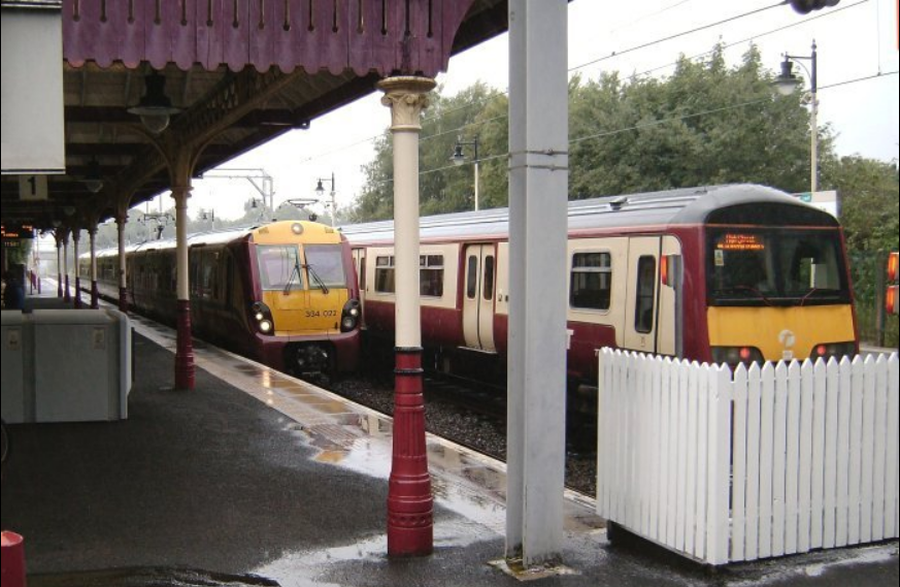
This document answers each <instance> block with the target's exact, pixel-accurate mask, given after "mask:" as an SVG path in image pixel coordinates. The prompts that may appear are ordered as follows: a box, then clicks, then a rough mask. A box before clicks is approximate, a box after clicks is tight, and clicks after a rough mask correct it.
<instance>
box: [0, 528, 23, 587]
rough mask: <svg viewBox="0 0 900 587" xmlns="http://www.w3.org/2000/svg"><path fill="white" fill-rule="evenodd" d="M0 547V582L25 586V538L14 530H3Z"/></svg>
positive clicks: (6, 586) (5, 586)
mask: <svg viewBox="0 0 900 587" xmlns="http://www.w3.org/2000/svg"><path fill="white" fill-rule="evenodd" d="M0 549H2V550H0V584H2V585H3V587H25V540H24V539H23V538H22V537H21V536H19V535H18V534H16V533H14V532H3V534H2V536H0Z"/></svg>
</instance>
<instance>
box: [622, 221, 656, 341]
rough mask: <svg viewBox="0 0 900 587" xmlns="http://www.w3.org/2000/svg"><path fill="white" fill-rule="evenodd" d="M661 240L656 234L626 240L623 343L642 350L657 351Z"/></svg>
mask: <svg viewBox="0 0 900 587" xmlns="http://www.w3.org/2000/svg"><path fill="white" fill-rule="evenodd" d="M660 244H661V243H660V239H659V238H658V237H640V238H632V239H629V242H628V282H627V286H628V290H627V295H626V305H625V325H624V329H623V332H624V334H625V336H624V343H625V345H624V346H625V348H626V349H629V350H634V351H638V352H642V353H656V352H657V351H658V349H657V338H656V330H657V323H658V318H659V307H658V306H659V257H660Z"/></svg>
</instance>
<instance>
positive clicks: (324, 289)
mask: <svg viewBox="0 0 900 587" xmlns="http://www.w3.org/2000/svg"><path fill="white" fill-rule="evenodd" d="M304 267H306V270H307V271H309V275H310V277H312V278H313V279H314V280H315V282H316V283H318V284H319V287H320V288H321V289H322V293H323V294H325V295H326V296H327V295H328V292H329V291H330V290H329V289H328V286H327V285H325V282H324V281H322V278H321V277H320V276H319V274H318V273H316V270H315V268H314V267H313V266H312V265H304Z"/></svg>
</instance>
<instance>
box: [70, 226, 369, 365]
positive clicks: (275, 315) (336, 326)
mask: <svg viewBox="0 0 900 587" xmlns="http://www.w3.org/2000/svg"><path fill="white" fill-rule="evenodd" d="M188 247H189V249H188V258H189V272H190V273H189V275H190V307H191V326H192V330H193V333H194V334H195V335H196V336H198V337H200V338H203V339H205V340H208V341H212V342H215V343H216V344H217V345H219V346H223V347H225V348H228V349H230V350H233V351H235V352H237V353H240V354H242V355H244V356H247V357H249V358H251V359H254V360H257V361H259V362H261V363H264V364H266V365H269V366H270V367H272V368H274V369H278V370H281V371H286V372H289V373H294V374H297V375H301V376H302V375H309V374H327V375H335V374H341V373H352V372H355V371H356V370H357V366H358V363H359V357H360V326H361V318H362V306H361V302H360V292H359V288H358V285H357V283H358V280H357V277H356V273H355V266H354V263H353V261H352V257H351V251H350V247H349V243H348V242H347V240H346V238H344V237H343V235H342V234H341V233H340V232H339V231H337V230H335V229H334V228H332V227H330V226H326V225H323V224H319V223H315V222H306V221H281V222H272V223H268V224H262V225H260V226H256V227H252V228H245V229H234V230H227V231H221V232H209V233H202V234H196V235H192V236H190V237H189V238H188ZM175 255H176V243H175V241H172V240H167V241H149V242H145V243H142V244H140V245H135V246H130V247H128V248H127V249H126V252H125V256H126V290H127V300H128V304H129V307H130V308H133V309H134V310H136V311H138V312H140V313H142V314H146V315H148V316H150V317H153V318H155V319H158V320H160V321H162V322H166V323H170V324H174V323H175V319H176V309H177V296H176V285H177V282H176V256H175ZM89 271H90V255H89V254H87V255H82V256H81V257H80V258H79V274H80V275H88V274H89ZM97 274H98V276H97V286H98V287H97V289H98V292H99V293H100V295H101V296H102V297H104V298H107V299H111V300H116V299H118V295H119V280H118V276H119V253H118V250H117V249H111V250H104V251H100V252H98V253H97Z"/></svg>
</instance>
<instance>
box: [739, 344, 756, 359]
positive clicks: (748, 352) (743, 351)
mask: <svg viewBox="0 0 900 587" xmlns="http://www.w3.org/2000/svg"><path fill="white" fill-rule="evenodd" d="M752 356H753V351H751V350H750V349H748V348H747V347H744V348H742V349H741V360H742V361H749V360H750V357H752Z"/></svg>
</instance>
